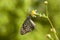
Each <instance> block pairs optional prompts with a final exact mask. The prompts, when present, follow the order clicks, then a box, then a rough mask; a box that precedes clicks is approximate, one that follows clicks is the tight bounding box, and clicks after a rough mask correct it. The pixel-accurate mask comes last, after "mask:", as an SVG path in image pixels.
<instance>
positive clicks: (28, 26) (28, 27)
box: [21, 16, 35, 35]
mask: <svg viewBox="0 0 60 40" xmlns="http://www.w3.org/2000/svg"><path fill="white" fill-rule="evenodd" d="M34 28H35V24H34V22H33V21H32V20H31V17H30V16H28V17H27V19H26V20H25V21H24V23H23V25H22V28H21V35H24V34H26V33H28V32H31V31H32V30H34Z"/></svg>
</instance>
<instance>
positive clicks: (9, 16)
mask: <svg viewBox="0 0 60 40" xmlns="http://www.w3.org/2000/svg"><path fill="white" fill-rule="evenodd" d="M44 1H45V0H0V40H49V39H48V38H47V37H46V34H48V33H51V32H50V29H51V26H50V24H49V22H48V20H47V19H45V18H39V17H37V18H33V19H32V20H33V21H34V22H35V24H36V26H35V29H34V31H32V32H29V33H27V34H25V35H21V34H20V29H21V27H22V24H23V22H24V20H25V19H26V17H27V16H28V9H30V8H32V9H37V10H38V12H39V13H40V12H41V13H45V5H44ZM47 1H48V12H49V18H50V19H51V21H52V23H53V25H54V27H55V29H56V31H57V35H58V37H59V39H60V31H59V30H60V18H59V17H60V4H59V3H60V0H47ZM52 36H53V35H52Z"/></svg>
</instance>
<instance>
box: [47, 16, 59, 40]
mask: <svg viewBox="0 0 60 40" xmlns="http://www.w3.org/2000/svg"><path fill="white" fill-rule="evenodd" d="M47 19H48V21H49V23H50V25H51V27H52V31H53V33H54V36H55V39H56V40H59V38H58V36H57V34H56V30H55V28H54V26H53V24H52V22H51V20H50V19H49V17H48V18H47Z"/></svg>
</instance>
